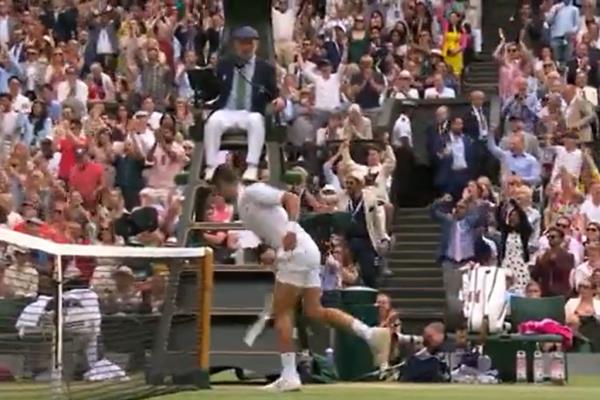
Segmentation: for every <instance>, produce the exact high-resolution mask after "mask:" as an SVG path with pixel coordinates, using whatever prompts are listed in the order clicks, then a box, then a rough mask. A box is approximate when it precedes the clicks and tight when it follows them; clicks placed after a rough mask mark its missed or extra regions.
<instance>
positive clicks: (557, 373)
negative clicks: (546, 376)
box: [550, 351, 566, 385]
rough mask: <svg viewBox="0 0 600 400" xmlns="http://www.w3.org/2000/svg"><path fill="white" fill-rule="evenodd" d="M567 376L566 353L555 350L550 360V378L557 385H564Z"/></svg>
mask: <svg viewBox="0 0 600 400" xmlns="http://www.w3.org/2000/svg"><path fill="white" fill-rule="evenodd" d="M565 376H566V373H565V353H563V352H562V351H555V352H554V353H552V359H551V360H550V380H551V381H552V383H554V384H556V385H563V384H564V383H565Z"/></svg>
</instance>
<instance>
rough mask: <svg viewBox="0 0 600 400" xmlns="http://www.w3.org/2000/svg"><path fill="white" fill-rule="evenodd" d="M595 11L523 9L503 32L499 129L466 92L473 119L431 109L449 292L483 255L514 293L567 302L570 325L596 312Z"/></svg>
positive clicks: (591, 4) (578, 5) (590, 4)
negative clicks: (503, 274)
mask: <svg viewBox="0 0 600 400" xmlns="http://www.w3.org/2000/svg"><path fill="white" fill-rule="evenodd" d="M534 3H535V4H534ZM597 11H598V10H597V8H596V2H595V1H585V0H584V1H581V2H573V1H570V0H565V1H557V2H554V1H542V2H529V1H523V2H521V5H520V9H519V10H518V12H517V13H516V14H515V15H516V16H515V21H513V23H514V24H515V26H516V27H517V29H516V34H515V33H514V32H513V34H514V37H509V36H508V34H505V32H504V31H502V30H500V32H499V44H498V46H497V48H496V50H495V52H494V58H495V60H496V61H497V63H498V66H499V74H500V82H499V94H500V98H501V111H500V122H499V124H498V126H490V123H489V121H487V120H486V119H485V116H483V114H481V113H480V112H479V109H480V105H481V96H482V94H480V93H477V92H475V93H472V94H471V99H472V112H471V113H470V114H471V115H469V116H467V117H464V116H453V115H448V113H447V110H444V109H442V110H438V114H439V118H438V122H439V124H438V127H439V129H437V130H433V131H432V133H431V135H430V137H429V138H428V140H429V152H430V157H431V160H432V163H433V165H434V168H435V170H436V188H437V189H438V190H439V193H440V194H443V195H444V196H443V197H441V198H440V199H439V200H437V201H436V202H435V203H434V205H433V215H434V216H435V217H436V218H437V219H438V220H440V221H443V232H442V235H443V239H442V248H441V252H440V259H441V260H442V262H443V265H444V277H445V281H446V285H447V287H450V288H451V287H452V285H454V286H456V284H457V282H456V278H457V275H456V269H457V268H459V267H461V266H463V265H464V264H465V263H466V262H468V261H470V260H472V259H473V258H478V256H479V254H486V253H487V251H488V250H489V249H492V250H493V253H494V255H495V256H496V257H495V258H496V261H497V264H498V265H499V266H501V267H503V268H506V269H507V270H508V271H509V276H510V287H509V293H510V295H511V296H528V297H539V296H543V297H546V296H564V297H565V298H567V299H569V300H568V302H567V304H566V305H565V312H566V319H567V323H568V324H569V325H570V326H571V327H573V328H575V329H579V328H581V327H582V326H583V325H589V324H591V325H592V326H594V325H595V326H597V320H596V318H597V317H598V316H599V315H600V307H599V306H600V302H599V300H598V299H599V297H598V296H599V292H598V283H599V282H598V277H599V276H600V269H599V267H600V264H599V263H598V259H599V257H600V246H599V242H598V240H599V239H600V236H599V228H600V225H599V223H600V213H599V212H598V210H599V207H600V198H599V196H600V193H599V191H600V174H599V173H598V169H597V160H598V159H599V153H598V146H597V143H598V132H599V131H598V129H599V125H598V117H597V116H598V85H599V84H600V80H599V78H600V76H599V75H598V71H599V69H598V68H599V66H600V47H598V22H599V21H600V18H599V17H598V12H597ZM468 119H471V120H472V121H473V122H472V123H467V122H466V120H468ZM492 158H493V159H495V160H497V161H498V165H499V173H498V172H497V171H498V168H497V166H496V167H494V166H493V165H491V164H489V163H486V162H485V160H486V159H492ZM482 168H483V169H484V170H483V171H482ZM486 177H489V178H491V180H492V181H494V182H497V183H498V186H497V187H496V186H492V185H491V184H490V179H488V178H486Z"/></svg>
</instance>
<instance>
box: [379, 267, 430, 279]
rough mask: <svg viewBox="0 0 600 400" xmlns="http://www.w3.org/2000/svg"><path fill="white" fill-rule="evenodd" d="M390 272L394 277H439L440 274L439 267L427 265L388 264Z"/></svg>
mask: <svg viewBox="0 0 600 400" xmlns="http://www.w3.org/2000/svg"><path fill="white" fill-rule="evenodd" d="M389 267H390V269H391V270H392V272H394V277H395V278H398V279H400V278H439V277H440V276H442V270H441V267H434V266H427V267H415V266H411V267H406V268H404V267H397V266H394V265H391V264H390V265H389Z"/></svg>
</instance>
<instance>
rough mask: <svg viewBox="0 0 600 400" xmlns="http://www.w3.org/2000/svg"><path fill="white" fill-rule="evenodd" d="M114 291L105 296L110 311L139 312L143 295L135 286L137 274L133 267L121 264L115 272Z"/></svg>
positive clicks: (107, 309) (106, 305)
mask: <svg viewBox="0 0 600 400" xmlns="http://www.w3.org/2000/svg"><path fill="white" fill-rule="evenodd" d="M113 279H114V284H115V286H114V291H113V292H111V293H110V294H109V295H108V297H106V298H105V301H106V303H105V307H106V311H108V312H113V313H117V312H123V313H127V312H138V311H139V309H140V306H141V305H142V295H141V293H140V292H139V291H138V290H137V288H136V287H135V275H134V274H133V271H132V270H131V268H129V267H128V266H126V265H121V266H120V267H119V268H117V270H116V271H115V272H114V273H113Z"/></svg>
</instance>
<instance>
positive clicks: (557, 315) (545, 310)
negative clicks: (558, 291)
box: [510, 296, 565, 332]
mask: <svg viewBox="0 0 600 400" xmlns="http://www.w3.org/2000/svg"><path fill="white" fill-rule="evenodd" d="M510 316H511V321H512V326H513V331H515V332H516V331H517V329H518V328H519V325H520V324H521V323H523V322H526V321H541V320H543V319H545V318H550V319H553V320H555V321H556V322H558V323H560V324H564V323H565V298H564V297H562V296H556V297H542V298H540V299H528V298H525V297H513V298H511V300H510Z"/></svg>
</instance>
